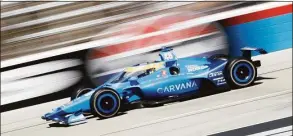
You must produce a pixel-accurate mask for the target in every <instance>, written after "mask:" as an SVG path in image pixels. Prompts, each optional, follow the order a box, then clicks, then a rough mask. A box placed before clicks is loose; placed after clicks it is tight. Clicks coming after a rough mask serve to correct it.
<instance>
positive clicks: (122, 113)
mask: <svg viewBox="0 0 293 136" xmlns="http://www.w3.org/2000/svg"><path fill="white" fill-rule="evenodd" d="M125 114H127V112H126V111H124V112H119V113H118V114H117V115H116V116H114V117H111V118H116V117H119V116H123V115H125ZM97 118H98V117H97ZM106 119H107V118H106ZM106 119H102V118H98V119H97V120H106Z"/></svg>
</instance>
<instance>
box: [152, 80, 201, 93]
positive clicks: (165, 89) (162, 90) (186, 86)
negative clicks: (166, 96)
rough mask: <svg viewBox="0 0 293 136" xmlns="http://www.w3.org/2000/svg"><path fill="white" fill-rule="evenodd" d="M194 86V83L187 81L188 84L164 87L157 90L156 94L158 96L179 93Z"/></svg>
mask: <svg viewBox="0 0 293 136" xmlns="http://www.w3.org/2000/svg"><path fill="white" fill-rule="evenodd" d="M195 86H197V85H196V82H195V81H189V82H185V83H180V84H175V85H169V86H165V87H162V88H158V89H157V93H159V94H162V93H170V92H175V91H180V90H183V89H189V88H194V87H195Z"/></svg>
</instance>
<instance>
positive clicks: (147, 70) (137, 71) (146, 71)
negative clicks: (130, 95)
mask: <svg viewBox="0 0 293 136" xmlns="http://www.w3.org/2000/svg"><path fill="white" fill-rule="evenodd" d="M163 67H164V65H163V63H152V64H147V65H142V66H135V67H128V68H126V69H125V70H124V71H123V72H122V73H121V75H120V76H118V77H117V78H116V79H115V80H113V81H112V83H123V82H127V81H129V79H130V78H131V77H136V78H138V79H139V78H142V77H145V76H147V75H150V74H152V73H154V72H156V71H157V70H158V69H161V68H163Z"/></svg>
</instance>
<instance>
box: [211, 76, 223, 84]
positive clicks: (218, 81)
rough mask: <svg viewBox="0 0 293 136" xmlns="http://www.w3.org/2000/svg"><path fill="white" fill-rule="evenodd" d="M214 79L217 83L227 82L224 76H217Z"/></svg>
mask: <svg viewBox="0 0 293 136" xmlns="http://www.w3.org/2000/svg"><path fill="white" fill-rule="evenodd" d="M213 80H215V81H216V82H217V85H222V84H226V80H225V78H224V77H219V78H215V79H213Z"/></svg>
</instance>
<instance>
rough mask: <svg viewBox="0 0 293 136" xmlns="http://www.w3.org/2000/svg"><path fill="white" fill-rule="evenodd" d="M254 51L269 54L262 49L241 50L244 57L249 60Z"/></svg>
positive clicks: (248, 48)
mask: <svg viewBox="0 0 293 136" xmlns="http://www.w3.org/2000/svg"><path fill="white" fill-rule="evenodd" d="M252 51H256V52H258V53H260V54H267V53H268V52H267V51H265V50H264V49H262V48H251V47H244V48H241V52H242V56H243V57H245V58H247V59H251V52H252Z"/></svg>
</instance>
